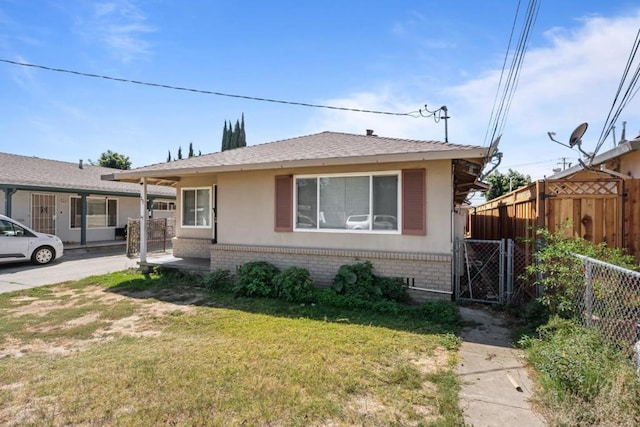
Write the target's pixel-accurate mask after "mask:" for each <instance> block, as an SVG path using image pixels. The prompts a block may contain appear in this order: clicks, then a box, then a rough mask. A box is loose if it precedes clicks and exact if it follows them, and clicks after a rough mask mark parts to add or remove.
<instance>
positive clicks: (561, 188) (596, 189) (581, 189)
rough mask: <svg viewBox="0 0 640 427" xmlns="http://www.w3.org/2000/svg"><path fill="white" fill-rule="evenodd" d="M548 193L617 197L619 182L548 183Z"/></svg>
mask: <svg viewBox="0 0 640 427" xmlns="http://www.w3.org/2000/svg"><path fill="white" fill-rule="evenodd" d="M547 193H553V194H557V195H563V196H617V195H619V194H620V191H619V188H618V181H555V182H554V181H547Z"/></svg>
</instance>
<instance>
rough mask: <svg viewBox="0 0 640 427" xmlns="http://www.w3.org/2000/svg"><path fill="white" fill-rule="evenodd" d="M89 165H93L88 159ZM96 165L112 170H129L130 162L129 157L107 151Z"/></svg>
mask: <svg viewBox="0 0 640 427" xmlns="http://www.w3.org/2000/svg"><path fill="white" fill-rule="evenodd" d="M89 163H90V164H92V165H95V163H94V162H92V161H91V159H89ZM97 165H98V166H102V167H105V168H113V169H122V170H127V169H131V161H130V160H129V157H127V156H125V155H123V154H120V153H116V152H115V151H111V150H107V151H105V152H104V153H102V154H101V155H100V158H99V159H98V162H97Z"/></svg>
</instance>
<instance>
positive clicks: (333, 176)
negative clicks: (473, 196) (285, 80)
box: [103, 131, 489, 300]
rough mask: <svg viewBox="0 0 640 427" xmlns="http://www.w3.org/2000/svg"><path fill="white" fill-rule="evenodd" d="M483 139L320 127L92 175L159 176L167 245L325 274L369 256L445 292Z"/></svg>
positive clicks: (415, 288) (321, 277)
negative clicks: (463, 141) (170, 201)
mask: <svg viewBox="0 0 640 427" xmlns="http://www.w3.org/2000/svg"><path fill="white" fill-rule="evenodd" d="M488 151H489V149H488V148H483V147H478V146H470V145H455V144H449V143H443V142H436V141H416V140H406V139H397V138H386V137H380V136H376V135H374V134H373V132H372V131H368V132H367V134H366V135H364V134H363V135H354V134H346V133H338V132H322V133H318V134H313V135H307V136H301V137H297V138H291V139H286V140H281V141H275V142H271V143H265V144H260V145H254V146H249V147H243V148H238V149H234V150H230V151H224V152H220V153H213V154H209V155H203V156H200V157H192V158H190V159H183V160H179V161H175V162H170V163H162V164H156V165H150V166H146V167H142V168H138V169H133V170H129V171H111V172H112V173H110V174H109V175H107V176H104V177H103V179H106V180H112V181H120V182H133V183H140V182H142V183H144V184H145V185H144V186H143V187H145V186H146V185H147V184H156V185H170V186H172V187H174V188H175V189H176V191H177V194H176V197H177V199H176V205H177V207H176V237H175V238H174V240H173V253H174V255H175V256H176V257H198V258H205V259H208V260H210V268H211V270H214V269H217V268H224V269H230V270H232V271H234V270H235V269H236V268H237V267H239V266H240V265H242V264H244V263H245V262H248V261H255V260H263V261H268V262H271V263H273V264H275V265H277V266H278V267H280V268H286V267H288V266H294V265H295V266H300V267H305V268H307V269H308V270H309V271H310V273H311V275H312V277H313V278H314V279H315V281H316V283H318V284H319V285H323V284H324V285H328V284H330V283H331V281H332V280H333V277H334V276H335V273H336V272H337V270H338V268H339V267H340V266H341V265H343V264H351V263H354V262H357V261H365V260H369V261H371V262H372V263H373V265H374V268H375V271H376V273H377V274H380V275H384V276H393V277H402V278H403V279H404V280H406V282H407V284H408V285H409V289H410V293H411V294H412V296H413V297H414V299H416V300H425V299H449V298H451V295H452V291H453V283H454V281H453V241H454V238H455V236H457V235H458V236H462V234H463V227H464V218H462V217H461V214H460V213H459V210H458V209H457V207H458V206H460V205H461V204H462V203H463V202H464V200H465V198H466V197H467V195H468V193H469V192H470V191H471V190H473V189H476V188H478V187H481V188H484V187H483V185H482V183H480V182H478V176H479V174H480V172H481V170H482V168H483V166H484V164H485V162H486V158H487V154H488Z"/></svg>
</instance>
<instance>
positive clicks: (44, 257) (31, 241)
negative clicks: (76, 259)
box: [0, 215, 64, 264]
mask: <svg viewBox="0 0 640 427" xmlns="http://www.w3.org/2000/svg"><path fill="white" fill-rule="evenodd" d="M63 252H64V246H63V244H62V240H60V239H59V238H58V237H56V236H53V235H51V234H43V233H38V232H37V231H33V230H32V229H30V228H29V227H27V226H25V225H22V224H20V223H19V222H17V221H14V220H12V219H11V218H9V217H7V216H4V215H0V262H17V261H31V262H33V263H34V264H48V263H50V262H51V261H53V260H54V259H56V258H60V257H61V256H62V254H63Z"/></svg>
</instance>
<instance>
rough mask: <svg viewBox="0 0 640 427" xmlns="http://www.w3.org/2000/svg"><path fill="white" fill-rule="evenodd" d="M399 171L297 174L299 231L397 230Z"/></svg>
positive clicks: (296, 225) (296, 219)
mask: <svg viewBox="0 0 640 427" xmlns="http://www.w3.org/2000/svg"><path fill="white" fill-rule="evenodd" d="M399 175H400V174H399V173H398V172H384V173H376V174H357V175H356V174H350V175H327V176H317V177H296V179H295V206H296V213H295V229H296V230H349V231H352V232H363V231H382V232H385V231H386V232H398V231H399V228H398V218H399V215H400V212H399V206H400V203H399V197H400V191H399V187H400V179H399Z"/></svg>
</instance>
